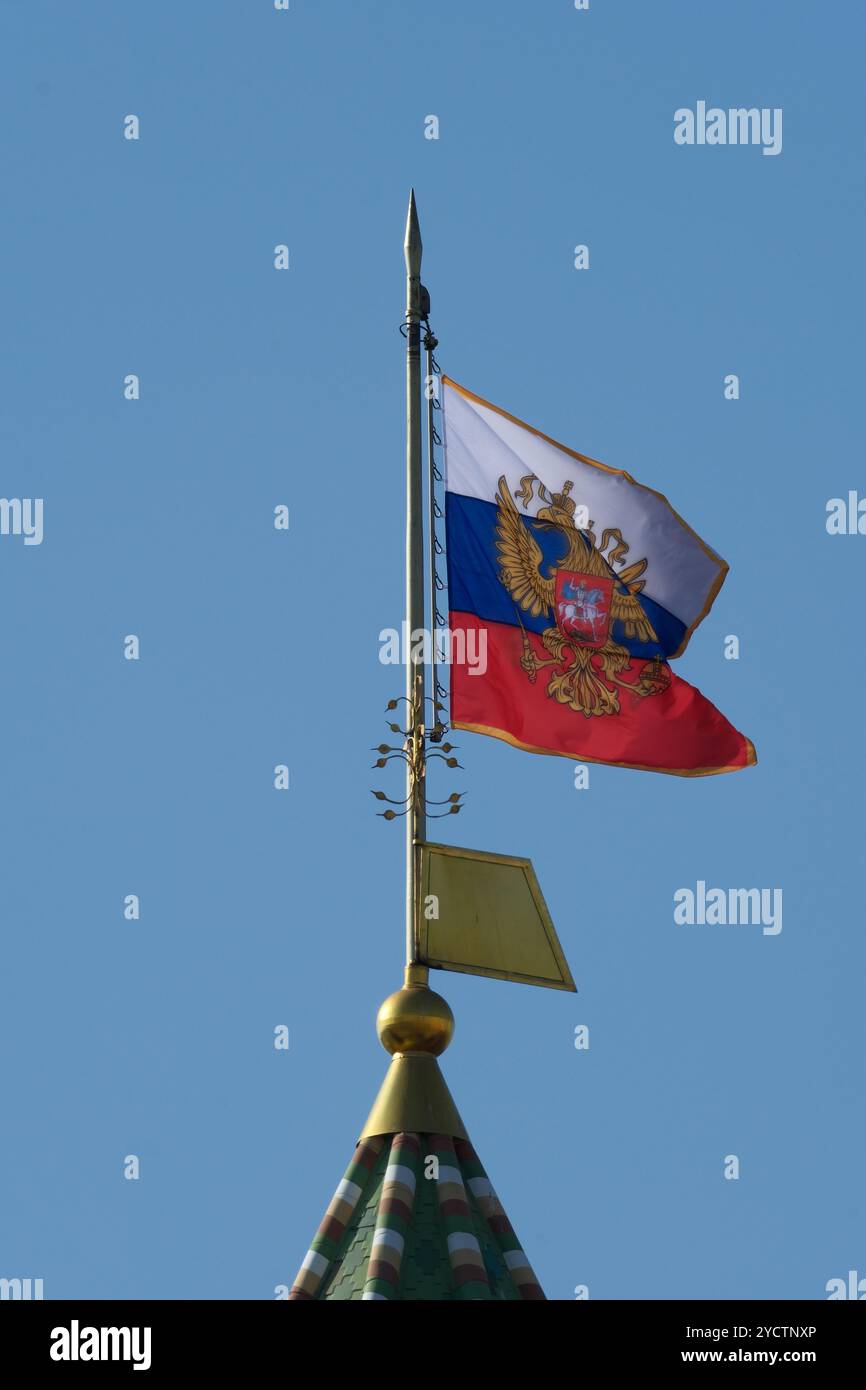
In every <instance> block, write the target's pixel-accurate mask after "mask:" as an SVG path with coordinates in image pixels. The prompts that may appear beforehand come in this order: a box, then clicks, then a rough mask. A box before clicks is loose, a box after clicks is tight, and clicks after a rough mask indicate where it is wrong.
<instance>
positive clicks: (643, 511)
mask: <svg viewBox="0 0 866 1390" xmlns="http://www.w3.org/2000/svg"><path fill="white" fill-rule="evenodd" d="M442 408H443V420H444V445H445V471H446V483H445V486H446V498H445V504H446V547H447V561H448V607H449V627H450V629H451V634H452V650H453V651H455V652H458V653H459V652H461V651H463V652H467V651H468V652H472V653H474V654H475V657H474V659H473V661H472V662H467V661H465V660H463V661H460V660H456V661H454V660H452V667H451V724H452V725H453V726H454V727H455V728H460V729H469V730H471V731H473V732H475V733H485V734H492V735H493V736H494V737H496V738H501V739H504V740H505V741H506V742H507V743H511V744H514V745H515V746H516V747H518V748H523V749H525V750H527V751H528V752H533V753H555V754H559V755H561V756H562V757H568V758H575V759H577V760H579V761H583V762H599V763H612V764H614V765H616V766H618V767H633V768H639V769H641V770H644V771H650V772H670V773H675V774H678V775H680V776H683V777H700V776H706V775H709V774H712V773H716V772H733V771H736V770H738V769H739V768H742V767H748V766H750V765H751V764H753V763H754V762H756V756H755V749H754V746H753V744H752V743H751V741H750V740H749V739H747V738H746V737H745V736H744V735H743V734H741V733H739V732H738V731H737V730H736V729H735V728H734V727H733V725H731V724H730V723H729V722H728V720H727V719H725V717H724V715H723V714H721V713H720V712H719V711H718V710H717V709H716V708H715V706H714V705H713V704H711V703H710V701H709V700H707V699H705V698H704V696H703V695H701V693H700V691H698V690H696V689H695V688H694V686H691V685H689V684H688V683H687V682H686V681H684V680H681V679H680V678H679V677H678V676H676V675H674V673H673V671H672V670H671V668H670V665H669V662H670V660H671V659H673V658H674V657H677V656H679V655H680V654H681V653H682V652H684V651H685V649H686V646H687V645H688V642H689V639H690V637H691V635H692V633H693V632H694V630H695V628H696V627H697V626H698V624H699V623H700V622H701V621H702V619H703V618H705V617H706V615H707V613H708V612H709V611H710V608H711V606H712V603H713V600H714V599H715V597H716V594H717V593H718V592H719V589H720V588H721V586H722V583H723V582H724V578H725V575H726V573H727V568H728V567H727V565H726V564H725V561H724V560H722V559H721V557H720V556H719V555H717V554H716V553H715V551H714V550H712V549H711V548H710V547H709V546H708V545H707V544H706V543H705V542H704V541H702V540H701V538H700V536H698V535H696V533H695V532H694V531H693V530H692V529H691V527H690V526H688V524H687V523H686V522H685V521H684V520H683V519H682V517H680V516H679V515H678V514H677V513H676V512H675V511H674V509H673V507H671V505H670V503H669V502H668V501H667V499H666V498H664V497H663V496H662V495H661V493H658V492H654V491H653V490H652V489H651V488H647V487H644V486H643V485H642V484H640V483H637V482H636V481H635V480H634V479H633V478H632V477H630V476H629V474H628V473H624V472H621V471H620V470H618V469H614V468H608V467H606V466H605V465H604V464H602V463H598V462H597V461H596V460H595V459H590V458H586V457H585V456H584V455H583V454H578V453H575V452H574V451H573V450H571V449H567V448H566V447H565V446H564V445H562V444H557V443H556V442H555V441H554V440H552V439H549V438H548V437H547V436H546V435H543V434H541V433H540V432H539V431H538V430H535V429H533V428H532V427H531V426H529V425H526V424H524V423H523V422H522V421H520V420H517V419H515V418H514V417H513V416H511V415H508V414H506V413H505V411H503V410H500V409H499V408H498V407H497V406H494V405H491V404H490V403H489V402H488V401H484V400H482V399H481V398H480V397H479V396H475V395H473V394H472V392H470V391H467V390H465V388H464V387H462V386H458V385H457V383H456V382H454V381H451V380H450V379H449V378H448V377H443V378H442ZM481 654H483V660H482V659H479V657H480V655H481Z"/></svg>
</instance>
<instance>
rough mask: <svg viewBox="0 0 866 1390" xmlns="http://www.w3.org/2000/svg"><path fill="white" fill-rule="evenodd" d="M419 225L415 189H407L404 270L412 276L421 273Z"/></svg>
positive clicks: (421, 244) (421, 245) (421, 248)
mask: <svg viewBox="0 0 866 1390" xmlns="http://www.w3.org/2000/svg"><path fill="white" fill-rule="evenodd" d="M423 249H424V247H423V243H422V241H421V227H420V225H419V222H418V209H417V207H416V206H415V190H414V188H412V189H410V190H409V214H408V216H407V218H406V236H405V239H404V241H403V252H404V254H405V256H406V270H407V272H408V274H409V275H411V276H412V277H413V278H415V277H416V276H419V275H420V274H421V252H422V251H423Z"/></svg>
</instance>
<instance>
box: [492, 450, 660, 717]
mask: <svg viewBox="0 0 866 1390" xmlns="http://www.w3.org/2000/svg"><path fill="white" fill-rule="evenodd" d="M571 489H572V484H571V482H566V483H565V484H564V486H563V489H562V491H561V492H555V493H553V495H552V496H551V495H550V494H549V493H548V492H547V490H546V488H545V487H544V485H543V484H542V483H541V482H540V481H539V479H538V478H536V477H535V476H534V475H533V474H530V475H528V476H527V477H525V478H522V479H521V483H520V489H519V490H518V491H517V492H516V493H515V494H514V496H515V497H517V498H519V499H520V501H521V503H522V505H523V507H524V508H526V507H527V506H528V504H529V502H530V501H531V499H532V496H533V491H535V492H536V493H537V495H538V498H539V500H540V501H542V502H543V503H545V505H544V506H543V507H541V508H540V509H539V511H538V512H537V513H536V516H535V521H536V522H537V523H538V524H539V525H540V526H541V527H542V528H543V529H544V530H552V531H556V532H558V533H559V534H560V535H561V537H562V541H563V555H562V558H561V559H559V560H558V561H556V562H555V563H554V564H552V565H549V566H548V573H547V574H546V575H544V574H542V572H541V566H542V564H543V563H544V556H543V555H542V552H541V547H540V546H539V544H538V541H537V540H536V538H535V536H534V535H533V534H532V531H531V530H530V529H529V527H528V526H526V525H525V524H524V521H523V519H522V517H521V515H520V512H519V511H518V510H517V507H516V506H515V505H514V501H513V499H512V496H511V493H510V491H509V489H508V484H507V483H506V480H505V478H504V477H502V478H500V479H499V492H498V494H497V499H496V500H497V504H498V506H497V525H496V537H497V539H496V549H497V551H498V552H499V578H500V581H501V582H502V583H503V584H504V585H505V587H506V589H507V590H508V592H509V593H510V594H511V597H512V599H513V600H514V604H515V607H517V606H518V605H519V606H520V608H522V609H523V610H524V611H525V612H527V613H529V614H530V615H531V616H532V617H533V618H537V617H538V616H539V615H540V614H541V613H547V614H548V616H549V617H550V619H551V625H550V626H549V627H546V628H545V629H544V632H542V633H541V642H542V644H543V646H544V648H545V650H546V651H547V652H548V653H549V657H547V658H541V659H540V658H539V657H538V655H537V654H536V652H535V651H534V650H533V647H532V644H531V641H530V638H529V635H528V633H527V632H526V629H525V628H524V626H523V622H522V621H521V623H520V626H521V629H522V631H523V656H522V657H521V660H520V665H521V666H522V667H523V670H524V671H525V672H526V674H527V675H528V677H529V679H530V681H531V682H532V683H533V684H534V683H535V680H536V677H537V675H538V672H539V671H540V670H541V669H542V668H543V667H545V666H553V667H556V668H558V669H557V670H555V671H554V672H552V674H551V678H550V681H549V683H548V686H547V693H548V695H550V696H551V697H552V698H553V699H554V700H557V701H558V702H559V703H560V704H562V705H568V706H569V708H570V709H573V710H576V711H577V713H578V714H583V715H585V717H586V718H587V719H589V718H591V717H592V716H593V715H597V714H618V713H619V710H620V702H619V690H620V689H624V690H628V691H630V692H631V694H632V696H635V697H638V698H642V697H644V696H646V695H656V694H659V693H660V692H661V691H662V690H666V689H667V687H668V685H669V684H670V673H669V671H668V669H667V667H666V666H665V665H663V664H662V662H661V661H660V659H659V658H658V657H657V656H656V657H654V658H653V659H652V660H650V661H645V662H642V663H638V666H639V672H638V674H637V678H636V679H635V678H634V676H633V678H632V679H631V680H623V679H622V675H623V673H630V672H631V670H632V657H631V653H630V652H629V651H628V649H627V648H626V647H624V646H622V645H621V643H619V642H616V641H614V640H613V638H612V637H611V635H610V630H611V626H612V624H613V623H621V624H622V634H623V636H625V637H626V638H628V637H632V638H634V639H635V640H636V641H638V642H649V643H652V642H657V641H658V638H657V636H656V633H655V631H654V629H653V626H652V623H651V622H650V621H649V618H648V617H647V615H646V612H645V610H644V608H643V606H642V604H641V603H640V602H639V600H638V599H637V597H636V595H637V594H639V593H640V591H641V590H642V589H643V587H644V583H645V582H646V581H645V580H644V579H643V578H642V577H641V576H642V575H643V573H644V571H645V570H646V567H647V562H646V560H645V559H644V560H637V561H635V562H634V563H633V564H631V565H628V566H627V567H626V568H625V569H620V570H619V572H618V573H617V574H614V571H613V568H612V566H613V565H622V563H623V561H624V558H625V556H626V555H627V554H628V549H629V547H628V545H627V543H626V542H625V541H624V540H623V537H622V532H621V531H620V530H619V528H618V527H608V528H607V529H606V530H605V531H604V532H603V533H602V537H601V544H600V545H599V544H598V542H597V540H596V537H595V534H594V532H593V529H592V528H593V525H594V523H593V522H592V521H590V522H589V524H588V525H587V526H585V527H583V529H578V527H577V526H576V525H575V523H574V514H575V509H576V504H575V502H574V501H573V500H572V498H571V497H570V496H569V493H570V492H571ZM519 618H520V613H519V609H518V619H519ZM641 667H642V669H640V668H641Z"/></svg>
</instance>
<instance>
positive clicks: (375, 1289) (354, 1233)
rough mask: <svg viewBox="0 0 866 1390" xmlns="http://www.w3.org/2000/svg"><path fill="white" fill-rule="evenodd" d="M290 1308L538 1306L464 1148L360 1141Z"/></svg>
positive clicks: (413, 1140)
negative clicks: (349, 1302)
mask: <svg viewBox="0 0 866 1390" xmlns="http://www.w3.org/2000/svg"><path fill="white" fill-rule="evenodd" d="M289 1297H290V1299H296V1300H313V1299H340V1298H345V1299H403V1300H428V1299H433V1300H446V1299H470V1300H495V1299H516V1300H520V1299H543V1298H544V1293H543V1291H542V1289H541V1286H540V1285H539V1283H538V1280H537V1279H536V1277H535V1275H534V1273H533V1271H532V1267H531V1266H530V1264H529V1261H528V1260H527V1258H526V1256H525V1254H524V1253H523V1250H522V1249H521V1247H520V1242H519V1241H518V1239H517V1237H516V1235H515V1234H514V1230H513V1228H512V1226H511V1223H510V1221H509V1220H508V1217H507V1216H506V1215H505V1212H504V1211H503V1209H502V1206H501V1204H500V1202H499V1199H498V1198H497V1196H496V1193H495V1192H494V1190H493V1188H492V1186H491V1184H490V1181H489V1179H488V1177H487V1174H486V1173H485V1171H484V1168H483V1167H482V1165H481V1162H480V1160H479V1158H478V1155H477V1154H476V1152H475V1150H474V1149H473V1147H472V1145H471V1144H470V1143H469V1142H468V1140H466V1139H460V1138H453V1137H452V1136H451V1135H447V1134H412V1133H399V1134H384V1135H375V1136H372V1137H369V1138H365V1139H362V1140H361V1141H360V1143H359V1144H358V1146H357V1148H356V1149H355V1153H354V1156H353V1158H352V1161H351V1163H350V1164H349V1167H348V1168H347V1169H346V1173H345V1176H344V1178H343V1180H342V1182H341V1183H340V1184H339V1186H338V1188H337V1190H336V1192H335V1193H334V1197H333V1199H332V1201H331V1203H330V1205H329V1207H328V1210H327V1211H326V1213H325V1216H324V1219H323V1221H322V1223H321V1225H320V1226H319V1229H318V1232H317V1233H316V1237H315V1239H314V1240H313V1244H312V1246H311V1248H310V1250H309V1251H308V1253H307V1256H306V1258H305V1260H304V1262H303V1264H302V1266H301V1268H300V1270H299V1272H298V1275H297V1278H296V1279H295V1282H294V1285H293V1287H292V1290H291V1293H290V1294H289Z"/></svg>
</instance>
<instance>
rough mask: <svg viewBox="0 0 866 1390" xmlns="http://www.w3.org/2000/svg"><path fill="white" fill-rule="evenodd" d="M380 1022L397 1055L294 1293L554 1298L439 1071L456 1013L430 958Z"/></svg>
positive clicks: (387, 1005) (409, 975)
mask: <svg viewBox="0 0 866 1390" xmlns="http://www.w3.org/2000/svg"><path fill="white" fill-rule="evenodd" d="M377 1026H378V1032H379V1037H380V1039H381V1041H382V1043H383V1045H384V1046H385V1048H386V1049H387V1051H388V1052H390V1053H391V1057H392V1060H391V1065H390V1067H389V1069H388V1074H387V1076H386V1077H385V1081H384V1083H383V1085H382V1088H381V1090H380V1092H379V1095H378V1097H377V1099H376V1102H375V1104H374V1105H373V1109H372V1110H371V1111H370V1115H369V1118H368V1120H367V1123H366V1125H365V1126H364V1129H363V1131H362V1135H361V1139H360V1140H359V1142H358V1145H357V1147H356V1149H355V1153H354V1156H353V1158H352V1161H351V1163H350V1164H349V1166H348V1168H347V1169H346V1172H345V1175H344V1177H343V1180H342V1182H341V1183H340V1185H339V1186H338V1188H337V1190H336V1192H335V1193H334V1196H333V1199H332V1201H331V1204H330V1206H329V1207H328V1210H327V1211H326V1212H325V1215H324V1218H323V1220H322V1223H321V1225H320V1226H319V1229H318V1231H317V1233H316V1236H315V1239H314V1240H313V1244H312V1246H311V1247H310V1249H309V1251H308V1252H307V1255H306V1258H305V1259H304V1262H303V1264H302V1265H301V1268H300V1270H299V1271H298V1275H297V1278H296V1279H295V1282H294V1284H293V1286H292V1290H291V1293H290V1294H289V1297H290V1298H291V1299H296V1300H307V1301H309V1300H312V1299H330V1298H334V1299H337V1298H348V1299H383V1298H384V1299H405V1300H420V1299H437V1300H438V1299H443V1300H444V1299H473V1300H476V1301H477V1300H484V1299H488V1300H489V1299H543V1298H544V1293H543V1292H542V1290H541V1286H540V1285H539V1283H538V1280H537V1279H536V1277H535V1275H534V1274H533V1272H532V1267H531V1266H530V1264H529V1261H528V1260H527V1258H526V1256H525V1255H524V1253H523V1251H522V1249H521V1248H520V1242H519V1241H518V1239H517V1237H516V1235H515V1234H514V1230H513V1228H512V1226H511V1222H510V1221H509V1220H508V1217H507V1216H506V1215H505V1212H504V1211H503V1209H502V1206H501V1204H500V1202H499V1199H498V1197H497V1196H496V1193H495V1192H494V1190H493V1188H492V1186H491V1184H490V1180H489V1178H488V1177H487V1174H486V1173H485V1171H484V1169H483V1167H482V1166H481V1161H480V1159H479V1158H478V1155H477V1154H476V1152H475V1150H474V1149H473V1147H472V1145H471V1144H470V1143H469V1140H468V1138H467V1137H466V1130H465V1128H464V1125H463V1121H462V1120H461V1118H460V1116H459V1114H458V1113H457V1107H456V1106H455V1104H454V1102H453V1100H452V1099H451V1095H450V1092H449V1090H448V1087H447V1085H446V1084H445V1078H444V1077H443V1076H442V1073H441V1071H440V1070H439V1063H438V1062H437V1060H436V1058H437V1056H438V1055H439V1053H441V1052H443V1051H444V1050H445V1048H446V1047H447V1046H448V1043H449V1042H450V1040H451V1035H452V1033H453V1029H454V1017H453V1015H452V1013H451V1010H450V1008H449V1007H448V1005H447V1003H446V1002H445V1000H444V999H443V998H442V997H441V995H439V994H435V993H434V992H433V990H431V989H430V988H429V987H428V985H427V970H426V968H424V967H420V966H417V965H414V966H409V967H407V970H406V983H405V985H404V986H403V988H402V989H401V990H398V991H397V992H396V994H392V995H391V996H390V997H389V998H388V999H386V1000H385V1002H384V1004H383V1005H382V1007H381V1008H380V1010H379V1016H378V1020H377Z"/></svg>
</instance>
